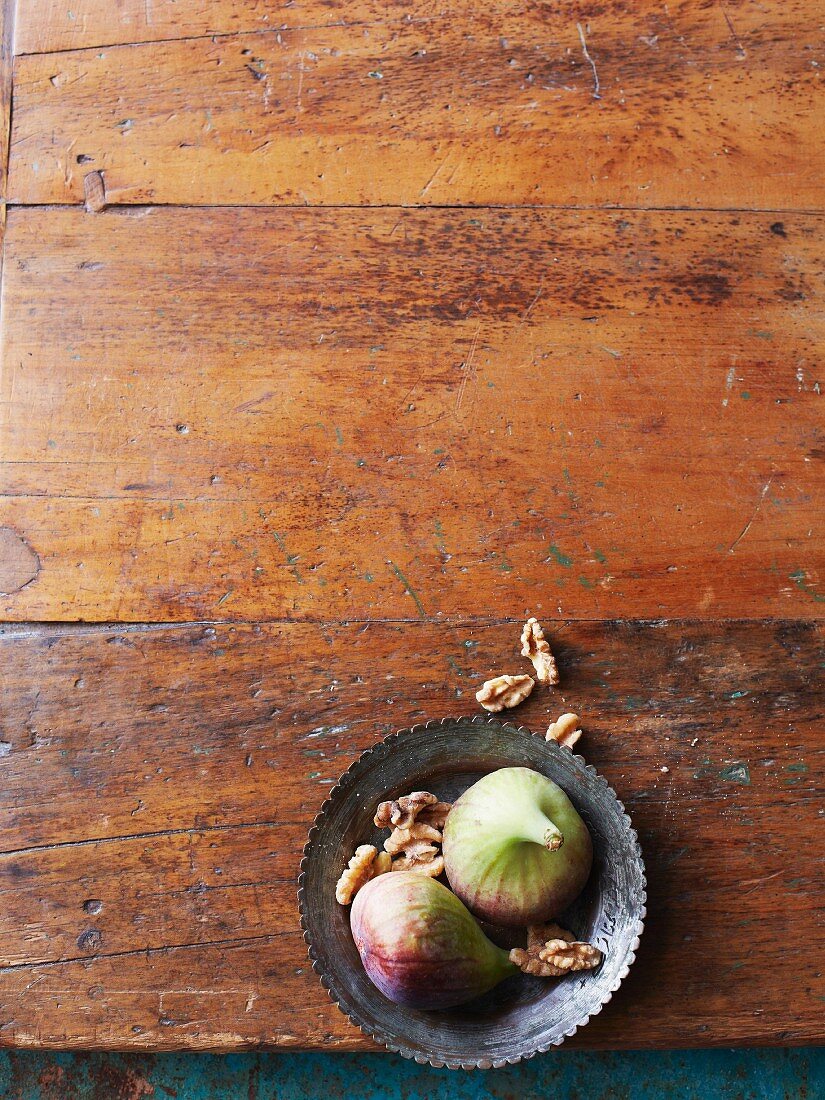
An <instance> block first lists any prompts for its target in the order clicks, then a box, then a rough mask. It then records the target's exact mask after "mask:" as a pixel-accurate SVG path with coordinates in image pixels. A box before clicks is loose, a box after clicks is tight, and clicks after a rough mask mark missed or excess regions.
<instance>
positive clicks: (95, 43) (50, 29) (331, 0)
mask: <svg viewBox="0 0 825 1100" xmlns="http://www.w3.org/2000/svg"><path fill="white" fill-rule="evenodd" d="M24 7H25V10H24V11H23V13H22V18H21V19H20V21H19V26H18V30H17V39H16V52H17V53H20V54H22V53H50V52H55V51H58V50H76V49H89V48H94V47H99V46H111V45H118V44H129V43H133V42H162V41H164V40H167V39H180V38H198V37H210V38H211V37H212V36H213V35H226V34H243V33H245V32H246V33H249V32H252V31H265V32H266V31H269V32H273V33H277V32H278V31H279V30H295V29H297V28H300V27H325V26H336V25H337V26H353V27H357V26H360V25H361V24H363V23H379V22H382V21H396V22H400V21H402V20H404V18H405V17H407V21H409V18H410V6H409V5H408V4H406V3H405V2H404V0H348V2H346V3H344V2H342V0H221V2H220V3H215V2H214V0H173V2H171V3H170V2H168V0H164V2H162V3H154V2H152V0H150V2H149V3H146V0H118V2H117V3H116V4H113V3H111V2H110V0H79V3H65V2H64V0H26V3H25V5H24ZM489 7H490V8H491V9H500V8H501V7H502V3H501V0H491V3H490V5H489ZM462 8H463V11H464V12H465V13H466V11H467V5H466V4H464V5H462V4H461V3H457V2H456V0H436V2H433V0H426V2H425V0H421V2H420V3H417V4H416V5H415V15H414V18H415V19H416V20H417V21H420V20H424V19H431V18H437V17H439V16H442V17H443V16H445V15H447V14H449V13H455V12H457V11H458V10H462Z"/></svg>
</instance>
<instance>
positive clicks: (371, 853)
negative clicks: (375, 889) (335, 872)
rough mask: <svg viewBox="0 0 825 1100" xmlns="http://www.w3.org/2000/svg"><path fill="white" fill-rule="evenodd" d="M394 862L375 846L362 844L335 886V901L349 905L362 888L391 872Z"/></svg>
mask: <svg viewBox="0 0 825 1100" xmlns="http://www.w3.org/2000/svg"><path fill="white" fill-rule="evenodd" d="M391 866H392V860H391V858H390V856H389V855H388V854H387V853H386V852H379V851H378V849H377V848H376V847H375V846H374V845H373V844H361V845H360V846H359V847H358V848H356V849H355V854H354V855H353V857H352V859H351V860H350V861H349V863H348V864H347V866H346V867H345V868H344V871H343V873H342V875H341V877H340V878H339V879H338V882H337V884H336V886H335V900H336V901H337V902H339V904H341V905H349V904H350V902H351V901H352V899H353V898H354V897H355V895H356V894H357V893H358V891H359V890H360V889H361V887H362V886H366V884H367V883H368V882H369V881H370V879H373V878H375V877H376V876H377V875H383V874H384V873H385V872H386V871H389V870H390V868H391Z"/></svg>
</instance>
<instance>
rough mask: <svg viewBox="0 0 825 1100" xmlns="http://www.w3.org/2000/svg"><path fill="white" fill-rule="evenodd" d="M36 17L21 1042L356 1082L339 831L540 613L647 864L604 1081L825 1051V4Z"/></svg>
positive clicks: (22, 570)
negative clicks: (261, 1049)
mask: <svg viewBox="0 0 825 1100" xmlns="http://www.w3.org/2000/svg"><path fill="white" fill-rule="evenodd" d="M14 8H15V4H14V0H11V2H9V0H6V3H5V12H4V28H3V38H2V41H3V53H2V127H3V134H4V140H3V150H4V153H5V151H6V147H8V150H9V152H10V155H9V157H8V173H7V179H6V182H5V199H6V203H5V206H4V209H5V246H4V248H5V251H4V262H3V276H2V384H1V386H0V401H1V402H2V403H1V404H0V417H2V420H1V421H0V423H2V453H1V455H0V457H1V458H2V473H1V474H0V476H1V477H2V497H0V592H2V593H4V595H2V596H1V597H0V615H2V619H3V622H4V625H3V628H2V638H1V639H0V653H1V654H2V656H0V661H1V662H2V663H1V664H0V676H2V704H1V706H2V709H1V710H0V776H1V779H0V823H2V854H1V855H0V889H2V904H0V954H1V955H2V958H1V960H0V961H1V962H2V969H1V970H0V1042H2V1043H4V1044H6V1045H10V1046H39V1047H95V1048H124V1047H132V1048H148V1049H155V1050H159V1049H176V1048H222V1049H238V1048H242V1047H248V1046H257V1045H261V1044H263V1045H279V1046H293V1047H319V1048H323V1049H325V1050H334V1049H369V1048H370V1044H369V1042H368V1041H367V1040H366V1039H365V1038H364V1037H362V1036H361V1035H360V1033H357V1032H356V1031H354V1030H353V1029H352V1028H351V1027H350V1025H349V1024H348V1023H347V1021H346V1020H345V1019H344V1017H343V1016H341V1015H340V1014H339V1013H338V1011H337V1010H336V1009H335V1008H334V1007H333V1006H332V1005H331V1004H330V1003H329V1002H328V1000H327V997H326V995H325V993H324V991H323V990H322V989H321V988H320V986H319V984H318V982H317V979H316V978H315V976H314V975H313V974H312V972H311V970H310V968H309V966H308V963H307V959H306V953H305V949H304V945H303V943H302V941H301V937H300V934H299V930H298V918H297V912H296V903H295V879H296V874H297V865H298V860H299V855H300V851H301V847H302V845H303V842H304V838H305V834H306V831H307V828H308V826H309V824H310V822H311V821H312V819H313V816H314V814H315V813H316V811H317V809H318V807H319V805H320V803H321V801H322V800H323V798H324V796H325V794H326V792H327V791H328V789H329V787H330V786H331V785H332V784H333V783H334V782H335V780H336V778H337V777H338V775H339V774H340V773H341V772H342V771H343V770H344V769H345V768H346V767H347V765H348V764H349V763H350V762H351V761H352V760H353V759H354V758H355V756H356V755H357V754H358V753H359V752H360V751H361V750H362V749H364V748H365V747H367V746H368V745H370V744H371V743H373V742H374V741H376V740H377V739H378V738H380V737H381V736H383V735H384V734H385V733H387V732H388V731H391V730H394V729H397V728H399V727H403V726H406V725H409V724H411V723H414V722H416V721H419V720H422V719H425V718H430V717H439V716H443V715H449V714H460V713H463V714H467V713H473V712H475V711H476V709H477V708H476V703H475V700H474V691H475V690H476V688H477V687H478V685H479V684H480V682H481V681H482V680H483V679H485V678H487V677H488V676H489V675H491V674H493V673H497V672H520V671H525V667H524V663H523V661H522V659H521V658H520V657H519V656H518V635H519V630H520V626H521V623H522V622H523V619H524V616H525V615H527V614H528V613H533V614H536V615H538V616H539V617H540V618H541V620H542V621H543V622H544V623H545V625H546V627H547V629H548V633H549V635H550V637H551V641H552V644H553V648H554V650H555V651H556V652H557V654H558V658H559V663H560V668H561V672H562V685H561V688H560V689H559V691H557V692H556V693H555V695H551V694H549V693H547V692H542V693H538V692H536V693H534V696H533V697H532V698H531V699H530V700H529V701H528V703H527V704H525V705H524V706H523V707H522V708H521V709H520V711H518V712H517V718H518V720H519V721H520V722H521V723H523V724H525V725H528V726H530V727H531V728H533V729H534V730H535V731H536V732H538V733H541V732H542V731H543V729H544V727H545V726H546V724H547V722H548V719H549V718H551V717H556V716H557V715H558V713H559V712H560V711H562V710H566V709H573V710H576V711H577V712H578V713H579V714H581V715H582V720H583V723H584V726H585V729H586V737H585V739H584V740H583V741H582V743H581V747H582V749H583V751H584V754H585V755H586V757H587V759H588V760H589V761H590V762H592V763H594V764H595V765H596V766H597V767H598V768H599V769H600V770H601V771H602V772H603V773H604V774H605V775H606V776H607V778H608V779H609V780H610V782H611V783H612V785H613V786H614V787H615V788H616V790H617V791H618V792H619V794H620V796H621V797H622V798H623V799H624V800H625V801H626V803H627V806H628V808H629V810H630V812H631V814H632V816H633V818H634V821H635V822H636V824H637V826H638V829H639V832H640V836H641V840H642V845H643V848H644V851H645V855H646V859H647V863H648V867H649V876H650V918H649V923H648V928H647V931H646V934H645V937H644V939H643V944H642V949H641V953H640V956H639V959H638V962H637V965H636V966H635V967H634V970H633V972H632V973H631V975H630V978H629V979H628V981H627V982H626V984H625V986H624V987H623V988H622V990H621V992H620V994H619V995H618V996H617V997H615V998H614V1000H613V1002H612V1003H611V1004H610V1005H609V1006H608V1007H607V1009H606V1010H605V1011H604V1012H603V1013H602V1014H601V1015H600V1016H598V1017H597V1018H596V1019H594V1021H593V1022H592V1023H591V1024H590V1026H589V1027H588V1028H587V1029H586V1030H585V1031H584V1032H583V1033H582V1034H580V1035H579V1036H577V1037H576V1040H575V1042H576V1044H577V1045H584V1046H616V1047H658V1046H664V1047H673V1046H681V1045H713V1044H720V1045H721V1044H724V1045H733V1044H757V1043H773V1044H783V1043H785V1044H791V1043H802V1042H815V1041H818V1040H822V1038H823V1035H824V1034H825V1029H823V999H824V998H825V985H824V984H823V980H822V960H821V957H820V949H821V942H822V941H821V923H820V919H819V918H820V917H821V903H822V899H823V875H822V863H821V859H822V829H821V814H822V809H821V806H822V802H821V784H820V776H821V772H818V771H817V764H818V763H819V764H820V765H821V758H822V745H823V737H822V732H823V730H822V703H823V697H822V693H821V684H822V681H821V675H822V673H821V669H822V656H823V651H822V644H821V642H822V638H821V622H822V618H823V613H825V588H823V581H822V574H821V570H822V567H823V552H822V551H823V544H822V539H821V527H822V517H823V497H824V496H825V494H824V493H823V484H825V482H823V476H822V457H823V454H824V453H825V447H824V446H823V420H822V408H823V405H822V398H821V393H820V389H821V386H820V380H822V381H823V382H825V379H823V378H822V374H821V369H822V368H821V358H820V356H821V351H822V337H823V329H824V328H825V325H824V324H823V309H822V296H823V268H822V220H823V219H822V209H823V184H822V180H823V177H824V176H825V142H824V141H823V136H825V135H823V121H822V120H823V100H822V97H821V96H818V95H817V90H818V86H819V82H820V79H821V73H822V71H823V70H822V66H825V57H823V50H822V35H821V24H822V16H823V11H822V8H821V5H816V4H814V5H812V4H810V3H806V2H803V0H762V2H760V3H755V2H751V0H726V2H725V3H717V4H714V5H710V4H705V3H701V2H699V0H682V2H680V0H670V2H669V3H668V4H663V3H661V2H660V0H656V2H647V0H635V2H633V3H631V2H630V0H626V2H621V3H620V2H615V0H609V2H608V3H606V4H601V5H595V4H593V5H588V4H585V3H580V2H578V0H571V2H570V3H567V4H556V3H549V2H546V3H534V4H529V5H525V4H524V3H523V2H521V0H520V2H518V3H517V2H515V0H491V2H490V3H488V4H485V5H479V4H472V3H470V2H469V0H441V2H440V3H435V2H430V0H424V2H422V3H421V4H418V5H411V4H408V3H402V2H400V0H351V2H349V3H337V2H335V3H328V2H325V0H296V2H294V3H281V2H277V0H276V2H264V0H222V2H220V3H218V2H215V3H205V2H204V0H177V2H176V3H171V2H168V3H167V2H162V0H153V2H151V3H150V2H148V0H119V2H118V3H117V4H113V3H110V2H109V0H23V2H22V3H20V4H18V5H17V12H16V18H15V14H14ZM525 9H526V10H525ZM4 174H5V173H4ZM818 907H820V908H819V909H818Z"/></svg>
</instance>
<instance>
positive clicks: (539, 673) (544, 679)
mask: <svg viewBox="0 0 825 1100" xmlns="http://www.w3.org/2000/svg"><path fill="white" fill-rule="evenodd" d="M521 655H522V657H529V658H530V660H531V661H532V662H533V668H534V669H535V670H536V679H537V680H538V682H539V683H540V684H549V685H550V686H551V687H552V686H553V685H554V684H557V683H558V682H559V669H558V666H557V665H556V658H555V657H554V656H553V654H552V653H551V652H550V645H549V643H548V641H547V639H546V638H545V636H544V631H543V630H542V628H541V626H540V625H539V622H538V620H537V619H534V618H532V617H531V618H529V619H528V620H527V622H526V623H525V624H524V629H523V630H522V632H521Z"/></svg>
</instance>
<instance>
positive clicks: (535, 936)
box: [510, 924, 602, 978]
mask: <svg viewBox="0 0 825 1100" xmlns="http://www.w3.org/2000/svg"><path fill="white" fill-rule="evenodd" d="M601 961H602V953H601V951H599V949H598V947H593V945H592V944H589V943H584V942H583V941H581V940H577V939H576V938H575V936H574V935H573V934H572V932H567V931H566V930H565V929H564V928H561V927H559V925H558V924H541V925H533V926H531V927H530V928H528V929H527V947H526V948H523V947H514V948H513V950H512V951H511V952H510V962H511V963H515V965H516V966H517V967H518V968H519V970H521V971H522V973H524V974H533V975H535V976H536V977H537V978H560V977H562V976H563V975H564V974H569V973H570V972H572V971H574V970H592V969H593V968H594V967H595V966H598V965H599V963H600V962H601Z"/></svg>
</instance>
